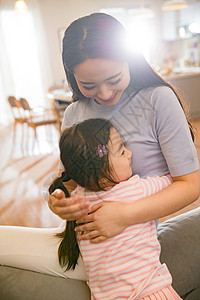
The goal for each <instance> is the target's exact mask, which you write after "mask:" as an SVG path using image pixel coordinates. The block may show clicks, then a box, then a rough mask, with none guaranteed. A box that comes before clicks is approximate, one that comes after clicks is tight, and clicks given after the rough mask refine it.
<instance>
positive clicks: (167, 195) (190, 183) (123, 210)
mask: <svg viewBox="0 0 200 300" xmlns="http://www.w3.org/2000/svg"><path fill="white" fill-rule="evenodd" d="M173 180H174V182H173V183H172V184H171V185H170V186H168V187H167V188H165V189H163V190H162V191H160V192H158V193H156V194H154V195H152V196H148V197H145V198H142V199H140V200H137V201H135V202H133V203H127V204H125V203H120V202H112V203H108V202H107V203H106V202H103V203H101V204H97V205H95V206H94V207H93V208H92V211H91V213H90V214H89V215H88V216H86V217H83V218H81V219H79V220H78V223H87V222H89V223H87V224H83V225H81V226H79V227H76V230H77V231H90V232H88V233H86V234H82V235H81V239H91V242H93V243H98V242H101V241H103V240H105V239H107V238H110V237H112V236H115V235H116V234H119V233H120V232H121V231H123V230H124V229H125V228H126V227H128V226H130V225H133V224H136V223H143V222H147V221H150V220H154V219H159V218H161V217H164V216H167V215H169V214H171V213H174V212H176V211H178V210H180V209H182V208H183V207H185V206H187V205H189V204H190V203H192V202H194V201H195V200H196V199H197V198H198V197H199V194H200V177H199V171H195V172H193V173H190V174H187V175H184V176H179V177H174V178H173ZM96 209H97V210H96Z"/></svg>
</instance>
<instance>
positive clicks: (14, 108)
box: [8, 96, 27, 155]
mask: <svg viewBox="0 0 200 300" xmlns="http://www.w3.org/2000/svg"><path fill="white" fill-rule="evenodd" d="M8 103H9V105H10V108H11V113H12V117H13V142H12V150H11V155H12V153H13V150H14V148H15V143H16V129H17V128H16V126H17V124H20V125H21V132H22V134H21V151H22V153H23V152H24V149H23V142H24V124H26V122H27V118H26V117H25V115H24V114H23V111H22V107H21V103H20V101H19V100H17V99H16V97H14V96H9V97H8Z"/></svg>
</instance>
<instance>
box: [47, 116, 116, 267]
mask: <svg viewBox="0 0 200 300" xmlns="http://www.w3.org/2000/svg"><path fill="white" fill-rule="evenodd" d="M111 127H112V125H111V123H110V122H109V121H107V120H104V119H90V120H86V121H84V122H82V123H78V124H77V125H74V126H72V127H69V128H66V129H65V130H64V131H63V133H62V134H61V137H60V142H59V147H60V159H61V161H62V163H63V166H64V168H65V170H66V171H64V172H63V173H62V176H61V177H59V178H57V179H56V180H55V181H54V182H53V183H52V184H51V186H50V187H49V193H50V194H52V193H53V192H54V190H55V189H57V188H59V189H61V190H63V191H64V193H65V195H66V197H70V194H69V192H68V190H67V188H66V186H65V185H64V183H63V182H66V181H69V180H70V179H72V180H74V181H75V182H76V183H77V184H78V185H80V186H82V187H84V188H85V189H87V190H90V191H101V190H104V189H105V188H106V187H107V186H108V182H109V185H115V184H116V183H117V182H115V181H114V180H113V179H112V170H111V169H110V167H109V158H108V154H107V151H108V150H106V146H107V144H108V142H109V139H110V129H111ZM102 147H103V148H102ZM102 149H103V150H104V153H103V155H101V154H102V153H99V151H102ZM105 151H106V152H105ZM105 178H106V180H107V183H106V185H105V180H102V181H101V179H105ZM75 227H76V222H75V221H67V223H66V228H65V231H63V232H62V233H60V234H57V236H58V237H59V238H61V243H60V246H59V249H58V258H59V263H60V265H61V266H62V267H66V270H70V269H72V270H74V269H75V266H76V264H77V260H78V257H79V247H78V243H77V240H76V234H75V231H74V229H75Z"/></svg>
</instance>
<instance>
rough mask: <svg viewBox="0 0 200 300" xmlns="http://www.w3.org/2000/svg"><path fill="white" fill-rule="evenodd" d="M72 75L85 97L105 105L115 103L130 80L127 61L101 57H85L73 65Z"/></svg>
mask: <svg viewBox="0 0 200 300" xmlns="http://www.w3.org/2000/svg"><path fill="white" fill-rule="evenodd" d="M74 77H75V79H76V82H77V85H78V87H79V90H80V91H81V93H82V94H83V95H84V96H85V97H87V98H93V99H95V100H96V101H97V102H98V103H99V104H102V105H105V106H113V105H115V104H117V103H118V102H119V100H120V98H121V96H122V94H123V92H124V91H125V89H126V88H127V87H128V85H129V82H130V73H129V67H128V63H127V62H118V61H112V60H106V59H102V58H94V59H87V60H85V61H84V62H82V63H80V64H79V65H77V66H75V67H74Z"/></svg>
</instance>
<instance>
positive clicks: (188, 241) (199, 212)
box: [158, 207, 200, 299]
mask: <svg viewBox="0 0 200 300" xmlns="http://www.w3.org/2000/svg"><path fill="white" fill-rule="evenodd" d="M158 239H159V241H160V243H161V249H162V251H161V258H160V260H161V262H165V263H166V264H167V266H168V268H169V271H170V273H171V274H172V278H173V284H172V285H173V287H174V289H175V290H176V291H177V293H178V294H179V295H180V296H183V295H185V294H186V293H188V292H189V291H192V290H194V289H196V288H198V287H200V207H199V208H197V209H194V210H192V211H190V212H187V213H185V214H182V215H181V216H177V217H175V218H173V219H170V220H168V221H166V222H163V223H161V224H160V225H159V227H158ZM194 299H196V298H194ZM198 299H200V294H199V298H198Z"/></svg>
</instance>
